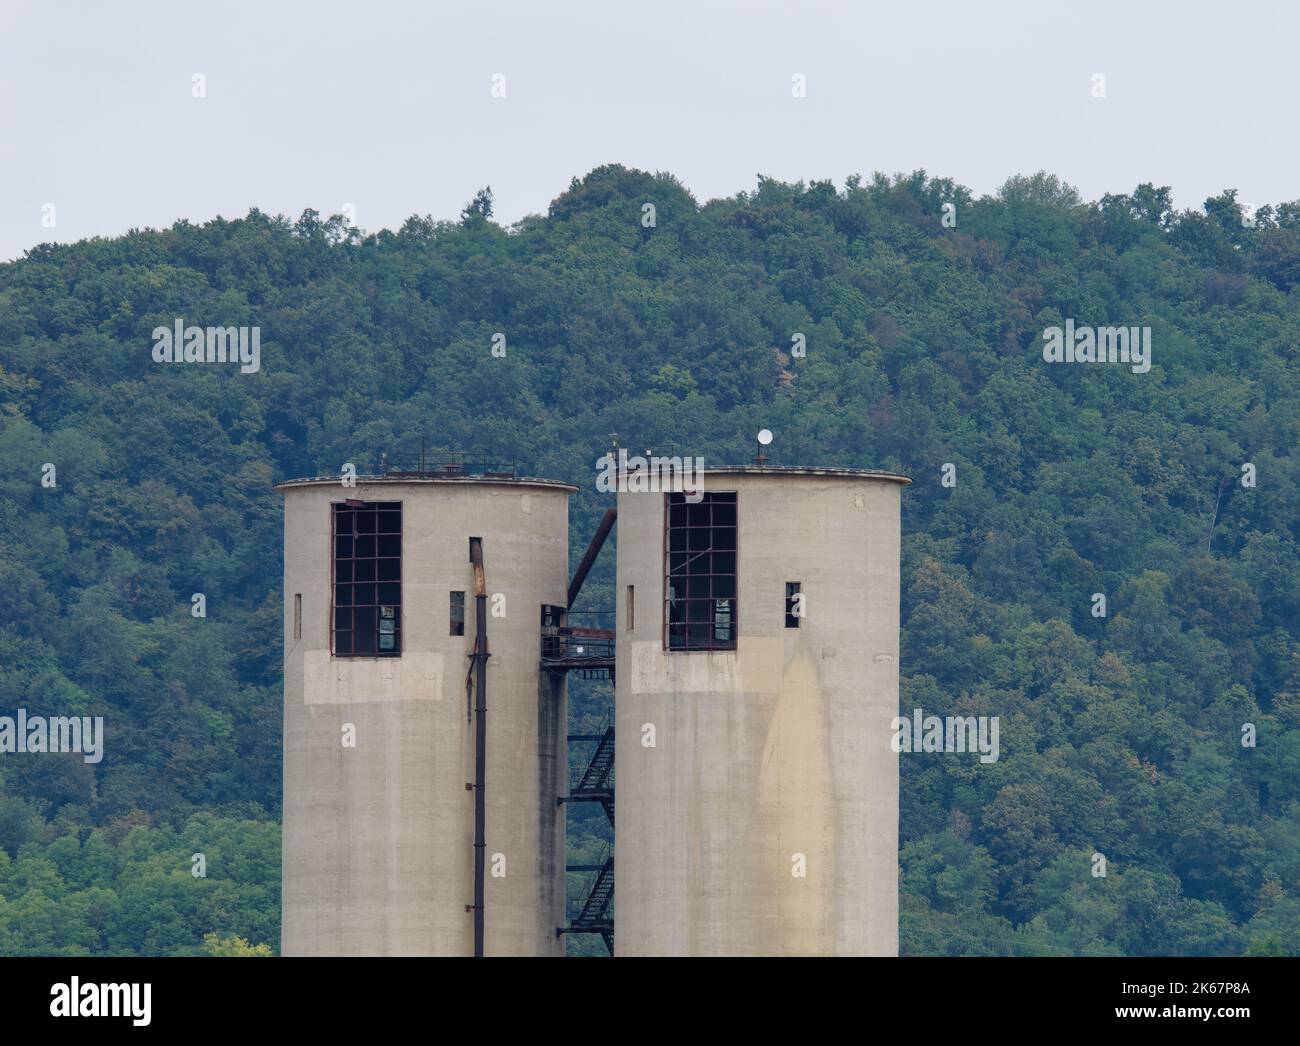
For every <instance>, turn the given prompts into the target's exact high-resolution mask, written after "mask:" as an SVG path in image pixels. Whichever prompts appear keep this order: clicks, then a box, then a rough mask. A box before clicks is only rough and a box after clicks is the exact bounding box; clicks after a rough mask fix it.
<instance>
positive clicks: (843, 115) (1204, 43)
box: [0, 0, 1300, 259]
mask: <svg viewBox="0 0 1300 1046" xmlns="http://www.w3.org/2000/svg"><path fill="white" fill-rule="evenodd" d="M1297 48H1300V3H1297V2H1295V0H1288V2H1284V0H1237V2H1233V3H1223V2H1221V0H1220V2H1215V3H1202V2H1190V0H1185V2H1175V3H1144V2H1140V0H1126V2H1121V3H1111V2H1097V0H1086V2H1077V0H1076V2H1074V3H1070V4H1057V3H1052V2H1051V0H1029V2H1025V3H1019V2H1005V3H998V2H994V0H990V2H986V3H952V4H948V3H919V2H915V0H890V2H886V3H876V2H871V3H853V2H850V0H841V2H838V3H818V2H809V0H787V2H785V3H768V2H761V3H756V2H750V3H740V2H710V0H691V2H688V3H681V2H677V0H656V2H653V3H629V2H623V0H598V2H573V0H569V2H559V0H531V2H514V0H509V2H505V0H488V2H484V0H475V2H473V3H470V2H462V3H439V2H432V3H417V2H415V0H406V2H383V0H366V2H364V3H329V2H312V3H287V2H277V0H259V2H256V3H246V2H243V0H213V2H202V3H193V2H186V0H160V2H129V0H124V2H117V3H91V2H84V3H72V2H66V0H0V259H7V258H12V257H15V256H18V255H20V254H21V253H22V251H24V250H25V249H27V248H29V247H31V246H33V245H34V244H37V243H40V242H43V241H48V240H59V241H70V240H76V239H80V238H82V237H86V236H95V235H100V236H111V235H116V234H119V233H122V232H125V231H126V230H127V229H129V228H131V227H146V226H152V227H155V228H157V227H165V226H168V225H170V224H171V223H172V222H174V221H175V220H177V219H178V218H188V219H190V220H192V221H203V220H206V219H209V218H211V217H213V216H215V215H218V214H220V215H223V216H225V217H240V216H242V215H244V214H245V213H247V211H248V209H249V208H250V207H254V206H256V207H259V208H261V209H262V210H264V211H268V212H270V213H273V214H274V213H284V214H287V215H289V216H291V217H295V218H296V217H297V216H298V215H299V214H300V213H301V212H302V210H303V209H304V208H307V207H312V208H315V209H316V210H318V211H320V212H322V214H325V215H328V214H331V213H335V212H339V211H341V209H342V208H343V205H344V204H351V205H352V206H353V207H354V208H355V214H356V221H357V224H358V225H359V226H361V228H363V229H365V230H367V231H374V230H377V229H379V228H384V227H387V228H396V227H397V226H399V225H400V224H401V223H402V221H403V220H404V219H405V218H406V217H407V216H408V215H410V214H413V213H419V214H432V215H433V216H434V217H435V218H455V217H456V216H457V214H458V213H459V211H460V209H461V208H462V207H463V206H464V204H465V203H466V202H467V201H468V200H469V199H470V198H471V197H472V196H473V194H474V191H475V190H476V189H478V188H479V187H481V186H483V185H488V184H490V185H491V186H492V188H493V190H494V192H495V195H496V217H497V219H498V220H500V221H505V222H510V221H514V220H516V219H518V218H520V217H522V216H523V215H525V214H529V213H537V212H544V211H545V210H546V207H547V205H548V204H549V202H550V201H551V200H552V199H553V198H554V197H555V196H556V195H558V194H559V193H560V192H562V191H563V190H564V189H565V188H566V187H567V186H568V184H569V180H570V179H571V178H572V177H573V176H574V175H579V176H580V175H582V174H585V173H586V172H587V171H589V170H591V168H593V167H595V166H598V165H600V164H604V163H622V164H626V165H628V166H631V167H639V168H643V169H646V170H651V171H655V170H658V171H671V172H672V173H674V174H676V175H677V176H678V177H679V178H680V179H681V180H682V181H683V182H684V183H685V184H686V185H687V186H688V187H689V188H690V189H691V190H692V191H693V192H694V193H695V195H696V197H697V198H698V199H699V200H701V201H704V200H707V199H711V198H714V197H717V196H728V195H731V194H733V193H735V192H737V191H740V190H745V189H750V188H752V187H753V186H754V184H755V176H756V175H757V174H758V173H762V174H765V175H768V176H771V177H776V178H781V179H784V180H797V179H805V180H810V179H816V178H832V179H834V181H835V183H836V184H837V185H842V184H843V181H844V178H845V176H847V175H849V174H852V173H854V172H862V173H865V174H870V172H872V171H874V170H884V171H887V172H894V171H910V170H913V169H915V168H918V167H923V168H925V169H926V170H927V171H929V172H930V173H931V174H932V175H943V176H947V177H951V178H953V179H955V180H956V181H958V182H961V183H962V184H964V185H967V186H969V187H970V188H972V189H973V190H974V191H975V192H976V193H977V194H979V193H984V192H992V191H993V190H995V189H996V188H997V186H998V185H1000V184H1001V183H1002V182H1003V181H1004V180H1005V179H1006V178H1007V177H1008V176H1009V175H1011V174H1015V173H1031V172H1033V171H1035V170H1038V169H1040V168H1045V169H1047V170H1049V171H1051V172H1053V173H1055V174H1057V175H1059V176H1060V177H1062V178H1064V179H1065V180H1067V181H1069V182H1071V183H1073V184H1075V185H1076V186H1078V187H1079V189H1080V191H1081V192H1082V193H1083V194H1084V196H1085V197H1087V198H1089V199H1095V198H1097V197H1099V196H1100V195H1101V194H1103V193H1105V192H1127V191H1129V190H1130V189H1132V188H1133V187H1134V186H1135V185H1137V184H1138V183H1139V182H1143V181H1151V182H1155V183H1156V184H1158V185H1160V184H1167V185H1171V186H1172V187H1173V190H1174V199H1175V201H1176V203H1177V204H1178V205H1179V206H1196V205H1199V204H1200V203H1201V202H1202V201H1203V200H1204V199H1205V197H1206V196H1208V195H1211V194H1214V193H1217V192H1219V191H1220V190H1222V189H1224V188H1230V187H1231V188H1236V189H1238V190H1239V191H1240V197H1239V198H1240V199H1241V200H1243V201H1245V202H1247V203H1249V204H1252V205H1254V206H1258V205H1260V204H1263V203H1276V202H1279V201H1282V200H1291V199H1295V198H1297V197H1300V135H1298V134H1297V131H1296V127H1297V125H1298V124H1300V120H1298V119H1297V112H1296V109H1297V104H1296V103H1297V99H1300V61H1298V60H1297ZM1097 73H1100V74H1102V75H1104V77H1105V97H1104V98H1096V97H1094V96H1093V89H1094V87H1093V85H1094V80H1093V77H1094V74H1097ZM196 74H200V75H201V76H202V77H203V78H204V84H203V86H204V90H205V97H195V93H194V92H195V87H194V77H195V75H196ZM496 74H502V75H503V76H504V78H505V81H504V82H505V97H504V98H494V97H492V85H493V77H494V75H496ZM795 74H803V75H804V76H805V77H806V85H807V93H806V97H803V98H795V97H793V96H792V77H793V76H795ZM51 204H52V205H53V212H52V214H53V219H54V222H55V224H54V226H53V227H52V228H51V227H47V226H46V225H43V224H42V216H43V215H46V218H45V221H46V222H48V221H49V217H48V216H49V215H50V214H51V212H50V211H49V209H48V207H47V205H51Z"/></svg>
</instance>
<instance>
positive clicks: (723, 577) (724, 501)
mask: <svg viewBox="0 0 1300 1046" xmlns="http://www.w3.org/2000/svg"><path fill="white" fill-rule="evenodd" d="M664 509H665V512H666V513H667V519H666V520H665V524H664V537H665V542H664V543H665V545H666V547H667V552H666V555H667V563H666V565H665V581H664V604H665V605H664V622H665V628H666V630H667V643H666V645H667V647H668V649H669V650H734V649H736V636H737V634H738V630H739V627H740V620H739V617H740V614H739V607H738V605H737V593H736V549H737V543H736V536H737V531H738V528H737V516H736V493H735V491H729V492H723V491H716V492H714V491H711V492H709V493H706V494H705V495H704V496H703V499H702V500H700V501H696V502H694V503H692V502H689V501H687V500H686V495H685V494H669V495H668V496H667V498H666V499H665V505H664Z"/></svg>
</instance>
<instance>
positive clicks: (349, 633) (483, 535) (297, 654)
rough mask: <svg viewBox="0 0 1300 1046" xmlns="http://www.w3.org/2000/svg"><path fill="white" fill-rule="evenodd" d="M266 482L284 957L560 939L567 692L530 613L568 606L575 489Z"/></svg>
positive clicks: (443, 481) (447, 478) (507, 480)
mask: <svg viewBox="0 0 1300 1046" xmlns="http://www.w3.org/2000/svg"><path fill="white" fill-rule="evenodd" d="M278 489H279V490H280V491H281V492H282V493H283V494H284V499H285V531H284V547H285V554H284V599H285V623H284V855H283V871H284V875H283V927H282V951H283V953H284V954H285V955H473V954H475V951H476V945H477V947H478V949H479V950H481V951H482V952H484V953H486V954H488V955H559V954H563V945H562V943H561V942H560V941H559V940H558V939H557V937H556V933H555V930H556V926H557V925H559V924H560V923H561V922H562V921H563V917H564V897H563V881H564V812H563V807H562V806H559V805H558V803H557V800H558V799H559V797H560V796H562V795H563V793H564V792H565V790H566V786H567V775H566V767H565V760H566V743H565V694H564V682H563V676H555V675H551V674H548V673H540V672H539V668H538V629H539V612H540V608H541V607H542V606H543V605H554V604H559V605H564V604H565V603H566V588H567V584H568V576H567V574H568V497H569V495H570V494H571V493H572V492H573V491H574V490H575V489H576V488H574V487H571V486H568V485H566V484H563V483H557V482H552V481H546V480H531V479H519V478H515V477H513V476H512V475H509V474H506V475H501V474H485V475H465V474H456V473H447V472H423V471H422V472H419V473H389V474H388V475H386V476H382V477H375V478H365V477H361V478H358V479H357V481H356V485H355V486H352V487H345V486H343V485H342V484H341V483H340V481H339V480H338V479H337V478H334V479H308V480H294V481H291V482H288V483H285V484H283V485H281V486H280V487H279V488H278ZM475 539H477V542H476V541H475ZM476 548H477V552H476V551H475V549H476ZM472 557H474V558H472ZM475 558H476V559H477V561H475ZM478 589H481V594H482V601H481V603H480V602H479V600H477V599H476V592H477V590H478ZM480 606H481V607H482V613H481V615H479V614H477V613H476V611H477V610H478V609H479V607H480ZM479 621H481V622H482V625H480V624H479ZM484 626H485V628H486V632H487V636H486V640H487V644H486V652H487V654H488V656H487V657H486V658H481V657H477V656H475V655H476V650H481V648H479V647H478V646H477V644H478V642H479V638H480V634H481V629H482V628H483V627H484ZM484 663H485V665H486V671H485V674H479V671H478V670H479V666H480V665H481V664H484ZM476 675H477V676H478V678H477V679H476V678H475V676H476ZM483 703H485V704H486V708H487V711H488V715H487V716H486V718H485V719H484V717H482V716H480V715H477V714H476V711H475V708H476V706H477V705H480V704H483ZM480 723H484V724H485V729H484V734H483V738H482V740H483V742H484V746H483V748H484V750H485V752H486V755H485V762H484V764H483V767H482V769H481V771H480V769H479V768H477V767H476V760H477V758H478V752H479V750H480V749H479V745H478V742H479V736H478V726H479V724H480ZM476 786H479V787H477V788H476ZM480 802H481V807H480V808H479V809H478V810H477V811H476V805H478V804H479V803H480ZM478 826H482V829H483V830H482V832H481V833H476V828H477V827H478ZM476 850H477V853H476ZM476 865H477V867H476ZM480 869H481V870H480ZM476 882H481V883H482V887H481V895H480V894H479V893H478V892H477V891H476ZM476 922H477V923H479V924H480V926H481V934H480V935H478V939H477V940H476Z"/></svg>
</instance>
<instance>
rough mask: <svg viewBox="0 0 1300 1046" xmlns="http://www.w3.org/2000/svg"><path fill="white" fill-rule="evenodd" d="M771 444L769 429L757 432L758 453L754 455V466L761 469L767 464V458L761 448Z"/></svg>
mask: <svg viewBox="0 0 1300 1046" xmlns="http://www.w3.org/2000/svg"><path fill="white" fill-rule="evenodd" d="M771 442H772V430H771V429H759V430H758V453H757V454H755V455H754V464H755V465H757V466H758V467H759V468H762V467H763V466H764V465H766V464H767V456H766V455H765V454H764V453H763V448H764V447H766V446H767V445H768V444H770V443H771Z"/></svg>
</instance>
